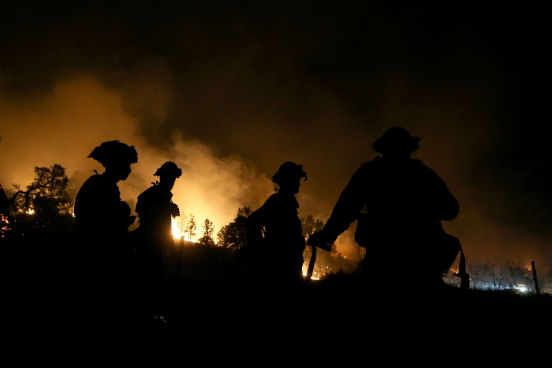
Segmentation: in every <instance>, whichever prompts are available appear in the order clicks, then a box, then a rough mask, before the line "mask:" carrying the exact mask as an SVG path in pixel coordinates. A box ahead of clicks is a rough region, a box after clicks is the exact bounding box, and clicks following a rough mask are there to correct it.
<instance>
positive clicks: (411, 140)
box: [372, 127, 420, 158]
mask: <svg viewBox="0 0 552 368" xmlns="http://www.w3.org/2000/svg"><path fill="white" fill-rule="evenodd" d="M419 141H420V137H413V136H412V135H411V134H410V133H409V132H408V131H407V130H406V129H404V128H402V127H392V128H389V129H388V130H387V131H386V132H385V133H383V135H382V136H381V137H380V138H379V139H377V140H376V141H375V142H374V144H373V145H372V148H373V149H374V150H375V151H377V152H379V153H381V154H382V155H383V156H384V157H389V158H409V157H410V155H411V154H412V153H413V152H414V151H416V150H417V149H418V147H419V144H418V142H419Z"/></svg>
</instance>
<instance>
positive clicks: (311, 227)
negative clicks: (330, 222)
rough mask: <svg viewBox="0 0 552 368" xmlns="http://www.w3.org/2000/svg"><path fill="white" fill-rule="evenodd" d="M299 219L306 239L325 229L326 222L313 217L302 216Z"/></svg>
mask: <svg viewBox="0 0 552 368" xmlns="http://www.w3.org/2000/svg"><path fill="white" fill-rule="evenodd" d="M299 219H300V220H301V227H302V229H303V236H304V237H305V239H306V238H308V237H309V235H311V234H313V233H315V232H318V231H320V230H322V228H323V227H324V221H322V220H320V219H317V218H314V216H313V215H307V216H302V217H300V218H299Z"/></svg>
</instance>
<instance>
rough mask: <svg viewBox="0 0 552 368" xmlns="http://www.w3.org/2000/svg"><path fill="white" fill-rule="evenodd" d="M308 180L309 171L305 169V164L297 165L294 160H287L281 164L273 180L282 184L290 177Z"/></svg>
mask: <svg viewBox="0 0 552 368" xmlns="http://www.w3.org/2000/svg"><path fill="white" fill-rule="evenodd" d="M301 178H305V180H307V173H306V172H305V171H304V170H303V165H297V164H296V163H294V162H291V161H287V162H284V163H283V164H282V166H280V168H279V169H278V172H277V173H276V174H274V175H273V176H272V181H273V182H275V183H276V184H281V183H282V182H283V181H286V180H289V179H301Z"/></svg>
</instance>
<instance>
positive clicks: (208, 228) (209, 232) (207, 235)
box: [198, 218, 215, 246]
mask: <svg viewBox="0 0 552 368" xmlns="http://www.w3.org/2000/svg"><path fill="white" fill-rule="evenodd" d="M214 231H215V226H214V225H213V223H212V222H211V220H209V219H208V218H207V219H205V222H204V223H203V236H202V237H201V238H200V239H199V240H198V243H199V244H201V245H207V246H214V245H215V241H214V240H213V232H214Z"/></svg>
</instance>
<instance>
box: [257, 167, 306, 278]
mask: <svg viewBox="0 0 552 368" xmlns="http://www.w3.org/2000/svg"><path fill="white" fill-rule="evenodd" d="M301 179H305V180H306V179H307V174H306V172H305V171H304V170H303V166H302V165H299V164H296V163H294V162H291V161H287V162H284V163H283V164H282V165H281V166H280V168H279V169H278V171H277V172H276V173H275V174H274V175H273V176H272V181H273V182H274V183H275V184H276V185H277V188H275V193H274V194H272V195H271V196H270V197H269V198H268V199H267V201H266V202H265V203H264V204H263V205H262V206H261V207H260V208H259V209H257V210H256V211H254V212H253V213H252V214H251V215H249V217H248V219H247V237H248V248H249V250H250V255H249V258H248V262H247V263H248V265H249V268H250V269H251V270H252V274H253V275H254V277H257V278H263V279H264V280H267V279H270V280H271V281H274V282H278V283H287V282H289V283H293V282H297V281H299V280H301V277H302V266H303V251H304V249H305V239H304V237H303V235H302V228H301V221H300V220H299V216H298V213H297V210H298V208H299V203H298V202H297V199H296V198H295V195H296V194H297V193H298V192H299V187H300V185H301Z"/></svg>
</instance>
